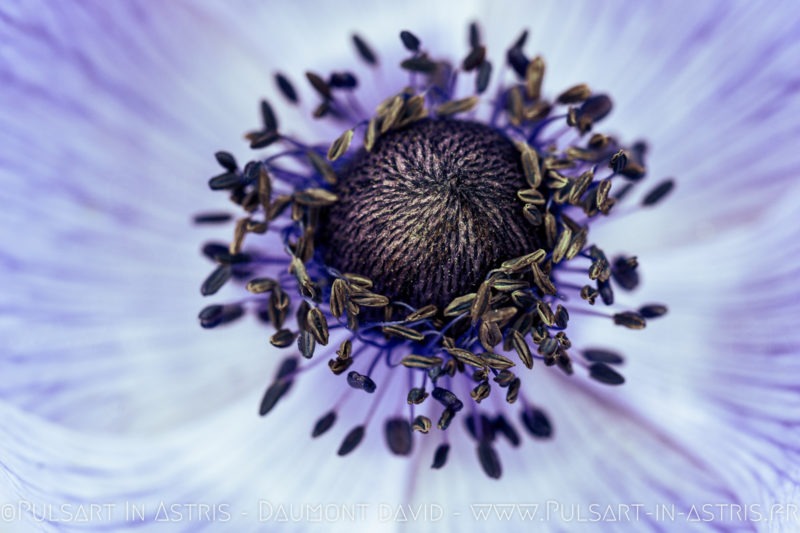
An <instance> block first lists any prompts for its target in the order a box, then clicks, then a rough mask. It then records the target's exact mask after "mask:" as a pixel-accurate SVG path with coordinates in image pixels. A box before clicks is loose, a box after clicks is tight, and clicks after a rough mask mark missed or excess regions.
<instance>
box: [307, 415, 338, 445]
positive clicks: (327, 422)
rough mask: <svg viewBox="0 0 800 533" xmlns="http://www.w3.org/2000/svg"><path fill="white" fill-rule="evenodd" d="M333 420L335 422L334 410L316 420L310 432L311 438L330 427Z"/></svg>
mask: <svg viewBox="0 0 800 533" xmlns="http://www.w3.org/2000/svg"><path fill="white" fill-rule="evenodd" d="M335 422H336V411H331V412H329V413H327V414H325V415H324V416H323V417H322V418H320V419H319V420H317V423H316V424H314V430H313V431H312V432H311V437H313V438H317V437H319V436H320V435H322V434H323V433H325V432H327V431H328V430H329V429H331V428H332V427H333V424H334V423H335Z"/></svg>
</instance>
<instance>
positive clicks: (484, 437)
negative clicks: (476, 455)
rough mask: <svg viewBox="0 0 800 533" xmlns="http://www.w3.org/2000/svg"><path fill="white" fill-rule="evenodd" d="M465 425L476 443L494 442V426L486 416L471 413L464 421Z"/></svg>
mask: <svg viewBox="0 0 800 533" xmlns="http://www.w3.org/2000/svg"><path fill="white" fill-rule="evenodd" d="M464 425H465V426H466V427H467V431H468V432H469V434H470V435H471V436H472V438H473V439H475V440H476V441H478V442H480V441H487V442H491V441H493V440H494V426H493V425H492V421H491V420H489V417H488V416H486V415H484V414H480V415H477V416H476V415H475V414H472V413H471V414H470V415H469V416H467V417H466V418H465V419H464Z"/></svg>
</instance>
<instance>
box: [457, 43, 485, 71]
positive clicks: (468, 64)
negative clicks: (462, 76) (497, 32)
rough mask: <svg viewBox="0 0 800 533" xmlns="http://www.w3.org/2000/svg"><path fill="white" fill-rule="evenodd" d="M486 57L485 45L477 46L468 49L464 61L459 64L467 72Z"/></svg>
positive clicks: (476, 66) (477, 65) (481, 62)
mask: <svg viewBox="0 0 800 533" xmlns="http://www.w3.org/2000/svg"><path fill="white" fill-rule="evenodd" d="M485 57H486V47H484V46H478V47H477V48H473V49H472V50H470V52H469V54H467V57H465V58H464V62H463V63H462V64H461V67H462V68H463V69H464V70H465V71H467V72H469V71H470V70H473V69H476V68H478V67H479V66H480V65H481V64H483V60H484V58H485Z"/></svg>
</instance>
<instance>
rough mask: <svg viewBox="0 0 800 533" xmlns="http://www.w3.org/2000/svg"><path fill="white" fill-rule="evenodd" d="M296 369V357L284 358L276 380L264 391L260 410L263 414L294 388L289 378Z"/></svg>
mask: <svg viewBox="0 0 800 533" xmlns="http://www.w3.org/2000/svg"><path fill="white" fill-rule="evenodd" d="M295 370H297V359H296V358H294V357H288V358H286V359H284V360H283V362H282V363H281V366H280V367H279V368H278V372H277V373H276V375H275V381H273V382H272V384H271V385H270V386H269V387H268V388H267V391H266V392H265V393H264V398H263V399H262V400H261V406H260V407H259V410H258V412H259V414H260V415H261V416H264V415H266V414H267V413H269V412H270V411H271V410H272V408H273V407H275V404H277V403H278V400H280V399H281V398H283V397H284V396H285V395H286V393H287V392H289V389H291V388H292V383H293V381H292V380H291V379H287V378H288V377H289V376H290V375H291V374H292V373H293V372H294V371H295Z"/></svg>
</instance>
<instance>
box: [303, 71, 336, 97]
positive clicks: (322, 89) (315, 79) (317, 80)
mask: <svg viewBox="0 0 800 533" xmlns="http://www.w3.org/2000/svg"><path fill="white" fill-rule="evenodd" d="M306 79H308V82H309V83H310V84H311V86H312V87H313V88H314V90H315V91H317V92H318V93H319V95H320V96H322V97H323V98H324V99H325V100H330V99H331V98H333V93H332V92H331V87H330V85H328V84H327V83H325V80H323V79H322V78H321V77H319V76H318V75H316V74H314V73H313V72H306Z"/></svg>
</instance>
